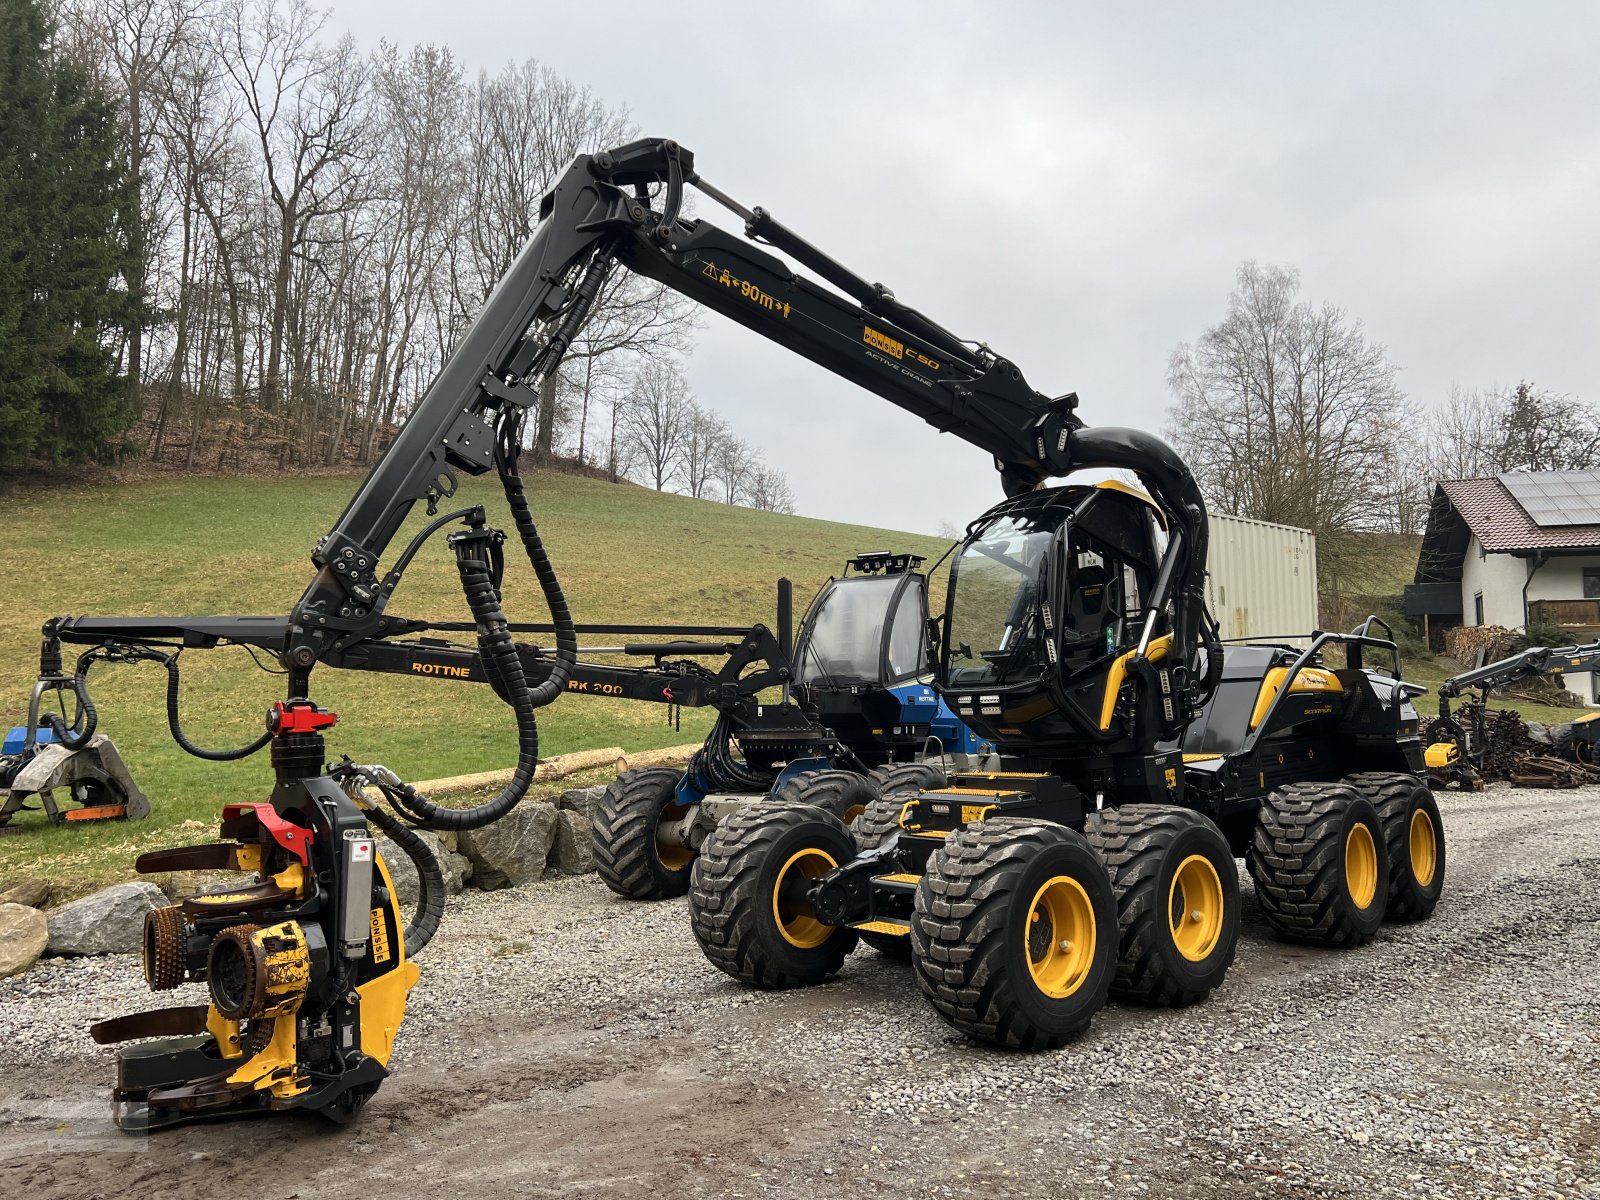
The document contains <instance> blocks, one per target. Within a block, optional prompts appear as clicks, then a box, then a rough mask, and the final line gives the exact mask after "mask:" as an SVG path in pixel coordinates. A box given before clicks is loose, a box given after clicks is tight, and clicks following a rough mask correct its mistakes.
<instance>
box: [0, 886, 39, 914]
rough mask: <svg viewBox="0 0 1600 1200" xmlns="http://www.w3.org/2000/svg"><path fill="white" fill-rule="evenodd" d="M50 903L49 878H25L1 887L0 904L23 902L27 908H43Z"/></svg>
mask: <svg viewBox="0 0 1600 1200" xmlns="http://www.w3.org/2000/svg"><path fill="white" fill-rule="evenodd" d="M49 903H50V881H49V880H48V879H24V880H22V881H21V882H20V883H13V884H10V885H9V886H7V887H4V888H0V904H21V905H24V906H25V907H27V908H43V907H44V906H45V905H46V904H49Z"/></svg>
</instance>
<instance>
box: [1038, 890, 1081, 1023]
mask: <svg viewBox="0 0 1600 1200" xmlns="http://www.w3.org/2000/svg"><path fill="white" fill-rule="evenodd" d="M1094 927H1095V919H1094V903H1093V901H1091V900H1090V899H1089V893H1088V892H1086V891H1085V890H1084V888H1083V884H1081V883H1079V882H1078V881H1077V880H1076V879H1073V878H1071V877H1070V876H1067V875H1057V876H1055V877H1054V878H1052V879H1047V880H1046V881H1045V883H1044V886H1043V887H1041V888H1040V889H1039V890H1038V891H1037V892H1035V893H1034V897H1033V903H1032V904H1031V905H1029V907H1028V972H1029V973H1030V974H1031V975H1032V976H1033V982H1034V983H1035V984H1036V985H1037V986H1038V988H1039V990H1040V991H1041V992H1043V993H1044V994H1045V995H1046V996H1049V997H1051V998H1052V999H1057V1000H1059V999H1061V998H1062V997H1064V996H1070V995H1072V994H1073V993H1074V992H1076V991H1077V990H1078V989H1079V988H1081V987H1082V986H1083V981H1084V980H1085V979H1087V978H1088V977H1089V969H1090V967H1092V966H1093V965H1094V951H1095V928H1094Z"/></svg>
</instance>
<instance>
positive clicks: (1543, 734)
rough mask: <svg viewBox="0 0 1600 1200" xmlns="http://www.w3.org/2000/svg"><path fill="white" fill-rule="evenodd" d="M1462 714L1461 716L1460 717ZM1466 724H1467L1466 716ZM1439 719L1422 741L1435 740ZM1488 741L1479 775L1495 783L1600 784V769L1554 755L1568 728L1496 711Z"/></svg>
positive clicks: (1489, 724)
mask: <svg viewBox="0 0 1600 1200" xmlns="http://www.w3.org/2000/svg"><path fill="white" fill-rule="evenodd" d="M1458 715H1460V714H1458ZM1461 723H1462V725H1463V726H1465V725H1467V721H1466V720H1465V718H1464V716H1463V717H1462V721H1461ZM1435 724H1436V720H1428V721H1424V722H1423V727H1422V740H1423V744H1424V745H1427V744H1429V743H1431V742H1432V741H1433V740H1434V734H1433V730H1434V725H1435ZM1484 727H1485V730H1486V732H1487V742H1486V745H1485V746H1484V751H1483V765H1482V767H1480V768H1479V774H1481V775H1482V776H1483V778H1484V779H1485V780H1486V781H1488V782H1491V783H1510V784H1512V785H1513V786H1514V787H1539V788H1569V787H1579V786H1581V785H1583V784H1587V783H1600V768H1597V767H1590V766H1585V765H1584V764H1583V763H1579V762H1573V761H1571V760H1569V759H1565V758H1559V757H1557V756H1556V755H1554V754H1552V753H1551V750H1552V748H1553V744H1554V743H1555V741H1556V739H1555V738H1554V737H1553V734H1554V733H1555V731H1557V730H1565V729H1566V728H1567V727H1566V726H1549V727H1544V726H1541V727H1540V728H1539V729H1538V730H1537V731H1535V730H1533V729H1531V728H1529V726H1528V722H1527V721H1525V720H1523V719H1522V714H1521V713H1519V712H1517V711H1515V710H1514V709H1509V708H1502V709H1496V710H1495V711H1493V712H1490V713H1489V714H1488V715H1487V720H1486V721H1485V723H1484Z"/></svg>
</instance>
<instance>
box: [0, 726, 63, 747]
mask: <svg viewBox="0 0 1600 1200" xmlns="http://www.w3.org/2000/svg"><path fill="white" fill-rule="evenodd" d="M27 740H28V727H27V726H26V725H13V726H12V727H11V729H10V730H9V731H8V732H7V733H6V740H5V741H4V742H0V754H21V753H22V747H23V745H24V744H26V742H27ZM60 740H61V739H60V738H58V737H56V734H55V730H53V729H47V728H44V727H41V728H40V729H39V732H38V735H37V736H36V737H35V738H34V741H35V742H36V743H37V744H38V745H41V746H47V745H49V744H50V743H51V742H57V741H60Z"/></svg>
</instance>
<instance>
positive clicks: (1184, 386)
mask: <svg viewBox="0 0 1600 1200" xmlns="http://www.w3.org/2000/svg"><path fill="white" fill-rule="evenodd" d="M1299 288H1300V279H1299V275H1298V273H1297V272H1295V271H1293V270H1291V269H1288V268H1284V267H1274V266H1265V267H1264V266H1260V265H1258V264H1256V263H1253V262H1247V263H1245V264H1244V265H1243V266H1241V267H1240V268H1239V273H1238V278H1237V286H1236V287H1235V289H1234V291H1233V294H1232V295H1231V296H1230V297H1229V301H1228V312H1227V314H1226V316H1224V318H1223V319H1222V321H1221V322H1220V323H1218V324H1216V325H1213V326H1212V327H1211V328H1209V329H1207V330H1206V331H1205V332H1204V333H1202V334H1201V336H1200V337H1199V339H1198V340H1197V341H1195V342H1194V343H1192V344H1189V343H1185V344H1182V345H1180V346H1179V347H1178V348H1177V349H1176V350H1174V351H1173V354H1172V359H1171V363H1170V366H1169V372H1168V381H1169V384H1170V386H1171V388H1172V391H1173V393H1174V395H1175V396H1176V397H1177V403H1176V405H1175V406H1174V408H1173V409H1172V410H1171V414H1170V416H1171V426H1170V434H1171V436H1172V438H1173V441H1174V442H1175V443H1176V445H1177V447H1178V449H1179V451H1180V452H1181V453H1182V454H1183V455H1184V456H1185V458H1186V459H1187V460H1188V462H1189V465H1190V467H1191V468H1192V469H1193V470H1194V472H1195V475H1196V477H1197V478H1198V479H1199V481H1200V485H1201V488H1202V490H1203V491H1204V492H1205V494H1206V496H1207V498H1208V499H1209V500H1210V501H1211V502H1212V503H1213V504H1214V505H1216V506H1217V507H1218V508H1219V509H1220V510H1221V511H1224V512H1229V513H1234V514H1236V515H1238V516H1244V517H1253V518H1255V519H1257V520H1262V521H1277V522H1281V523H1283V524H1287V525H1299V526H1304V527H1306V528H1309V529H1311V530H1313V531H1314V532H1316V533H1317V535H1318V537H1319V539H1320V540H1319V547H1318V549H1319V559H1320V561H1321V562H1322V563H1324V564H1325V565H1326V566H1327V567H1329V568H1331V571H1325V573H1327V574H1333V575H1336V574H1337V573H1338V571H1339V570H1340V563H1339V559H1340V555H1341V552H1342V546H1343V544H1344V539H1343V537H1342V535H1344V534H1346V533H1348V532H1350V531H1353V530H1359V529H1372V528H1380V527H1384V526H1386V525H1387V524H1388V523H1389V522H1390V520H1391V512H1392V509H1393V507H1394V502H1395V498H1396V496H1397V494H1398V490H1399V488H1400V487H1401V481H1397V480H1396V478H1395V477H1394V463H1395V461H1396V458H1397V449H1396V441H1397V437H1398V434H1399V428H1400V424H1399V410H1400V404H1401V401H1402V394H1401V391H1400V388H1399V386H1398V384H1397V383H1396V382H1395V371H1394V367H1393V366H1391V365H1390V363H1389V361H1388V357H1387V356H1386V354H1385V352H1384V348H1383V347H1382V346H1381V345H1377V344H1375V343H1373V342H1370V341H1368V340H1367V337H1366V335H1365V334H1364V333H1363V331H1362V328H1361V323H1360V322H1359V321H1356V320H1352V319H1350V318H1349V317H1348V316H1347V315H1346V314H1345V313H1344V311H1343V310H1342V309H1339V308H1337V307H1335V306H1333V305H1331V304H1324V305H1321V306H1315V305H1312V304H1311V303H1310V302H1308V301H1305V300H1302V299H1300V298H1299V297H1298V292H1299Z"/></svg>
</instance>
